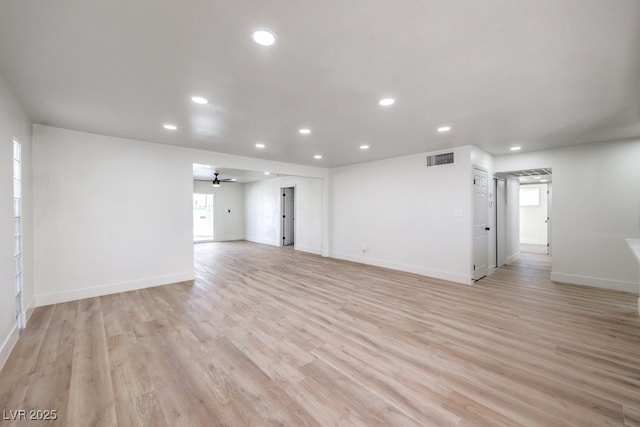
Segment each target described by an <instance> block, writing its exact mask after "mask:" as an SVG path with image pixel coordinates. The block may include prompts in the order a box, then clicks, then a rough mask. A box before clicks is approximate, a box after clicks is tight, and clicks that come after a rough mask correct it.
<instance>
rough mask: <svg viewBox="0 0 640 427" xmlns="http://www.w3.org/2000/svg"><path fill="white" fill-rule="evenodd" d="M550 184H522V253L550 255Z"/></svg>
mask: <svg viewBox="0 0 640 427" xmlns="http://www.w3.org/2000/svg"><path fill="white" fill-rule="evenodd" d="M550 195H551V193H550V184H549V183H548V182H541V183H521V184H520V252H524V253H532V254H543V255H549V251H550V245H549V224H550V223H549V219H550V216H549V209H548V204H549V199H550Z"/></svg>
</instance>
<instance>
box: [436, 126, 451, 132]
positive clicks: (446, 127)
mask: <svg viewBox="0 0 640 427" xmlns="http://www.w3.org/2000/svg"><path fill="white" fill-rule="evenodd" d="M450 130H451V126H440V127H439V128H438V132H440V133H445V132H449V131H450Z"/></svg>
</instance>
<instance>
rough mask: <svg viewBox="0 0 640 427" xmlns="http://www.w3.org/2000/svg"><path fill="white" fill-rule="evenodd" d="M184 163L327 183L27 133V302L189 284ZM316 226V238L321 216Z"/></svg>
mask: <svg viewBox="0 0 640 427" xmlns="http://www.w3.org/2000/svg"><path fill="white" fill-rule="evenodd" d="M193 163H200V164H209V165H216V166H218V167H223V168H232V169H246V170H270V171H273V172H274V173H279V174H298V175H302V176H310V177H316V178H324V177H326V175H327V170H326V169H322V168H315V167H310V166H302V165H293V164H288V163H282V162H274V161H268V160H260V159H253V158H247V157H241V156H234V155H229V154H223V153H215V152H211V151H204V150H195V149H188V148H182V147H176V146H168V145H161V144H152V143H148V142H144V141H136V140H130V139H123V138H115V137H108V136H102V135H95V134H89V133H85V132H77V131H71V130H66V129H60V128H54V127H49V126H43V125H35V126H34V201H35V203H34V211H35V219H34V236H35V239H34V241H35V266H34V281H35V294H36V304H37V305H45V304H51V303H56V302H61V301H68V300H74V299H80V298H86V297H92V296H97V295H105V294H108V293H112V292H120V291H123V290H130V289H137V288H141V287H145V286H155V285H161V284H166V283H173V282H178V281H182V280H188V279H190V278H192V277H193V230H192V216H193V210H192V205H193V201H192V200H193V199H192V194H193V166H192V164H193ZM322 191H324V189H323V190H322ZM322 197H326V194H324V193H322ZM322 197H321V198H322ZM318 222H319V223H320V224H321V225H322V226H321V227H320V229H321V230H324V229H325V228H326V225H325V224H326V222H327V218H326V215H324V216H323V215H320V217H319V219H318ZM320 234H321V235H322V231H321V232H320ZM320 240H321V242H320V243H319V246H320V247H322V246H323V245H324V244H326V241H325V240H324V239H323V238H322V237H320Z"/></svg>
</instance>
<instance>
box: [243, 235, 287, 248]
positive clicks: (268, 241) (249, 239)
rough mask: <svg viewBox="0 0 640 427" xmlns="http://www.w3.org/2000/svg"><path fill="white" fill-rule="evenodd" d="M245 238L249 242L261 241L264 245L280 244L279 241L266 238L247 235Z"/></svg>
mask: <svg viewBox="0 0 640 427" xmlns="http://www.w3.org/2000/svg"><path fill="white" fill-rule="evenodd" d="M244 240H246V241H247V242H253V243H260V244H263V245H270V246H280V245H279V244H278V242H273V241H271V240H266V239H254V238H252V237H245V238H244Z"/></svg>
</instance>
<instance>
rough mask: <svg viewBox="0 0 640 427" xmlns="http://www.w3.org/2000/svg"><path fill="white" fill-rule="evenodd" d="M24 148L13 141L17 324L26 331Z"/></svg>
mask: <svg viewBox="0 0 640 427" xmlns="http://www.w3.org/2000/svg"><path fill="white" fill-rule="evenodd" d="M21 160H22V146H21V145H20V142H19V141H18V140H17V139H15V138H14V139H13V256H14V260H15V270H14V274H15V296H16V324H17V325H18V329H24V327H25V316H24V309H23V305H22V162H21Z"/></svg>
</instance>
